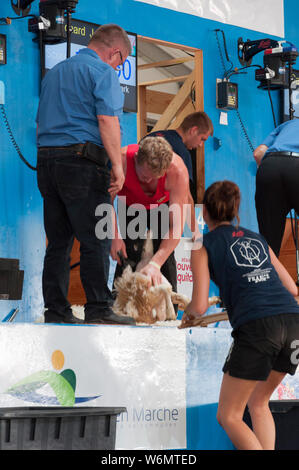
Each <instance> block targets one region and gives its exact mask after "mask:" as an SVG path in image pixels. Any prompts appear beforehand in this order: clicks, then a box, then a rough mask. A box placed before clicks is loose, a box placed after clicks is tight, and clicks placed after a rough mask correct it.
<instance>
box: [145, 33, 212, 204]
mask: <svg viewBox="0 0 299 470" xmlns="http://www.w3.org/2000/svg"><path fill="white" fill-rule="evenodd" d="M145 46H146V47H147V49H146V50H147V51H148V50H149V47H155V48H160V49H162V50H163V51H166V50H167V54H168V57H167V56H166V58H164V60H158V61H152V62H150V61H148V62H147V63H143V64H139V65H138V71H139V73H140V72H141V71H149V70H151V71H153V70H159V71H161V70H164V71H165V70H170V69H172V70H173V69H174V67H176V66H179V65H182V64H184V65H188V66H189V70H187V73H185V74H184V75H181V74H180V73H179V68H177V70H178V73H177V74H175V73H173V74H172V76H169V77H167V78H163V77H162V78H159V79H155V78H154V79H151V80H148V79H147V80H140V78H139V75H138V113H137V140H138V141H139V140H140V139H141V138H142V137H144V136H145V135H147V134H148V133H149V132H152V131H156V130H162V129H176V128H177V127H178V126H179V125H180V124H181V122H182V121H183V119H184V118H185V116H187V115H188V114H190V113H193V112H195V111H203V109H204V101H203V54H202V51H201V50H200V49H196V48H194V47H190V46H184V45H181V44H175V43H169V42H166V41H160V40H158V39H153V38H148V37H144V36H138V50H140V49H141V50H142V49H143V48H144V47H145ZM148 55H150V54H148ZM152 57H153V56H152ZM174 82H175V83H177V84H178V90H177V92H176V93H173V92H170V91H169V86H170V85H171V84H173V83H174ZM158 86H159V88H160V89H159V90H157V87H158ZM163 88H164V89H163ZM150 114H154V115H156V121H155V122H154V123H153V125H152V126H149V123H150V120H149V116H150ZM194 163H195V175H194V176H195V178H194V179H195V181H196V202H198V203H200V202H201V201H202V197H203V194H204V190H205V166H204V147H201V148H199V149H197V150H196V151H195V162H194Z"/></svg>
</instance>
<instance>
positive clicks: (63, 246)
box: [37, 148, 112, 321]
mask: <svg viewBox="0 0 299 470" xmlns="http://www.w3.org/2000/svg"><path fill="white" fill-rule="evenodd" d="M37 179H38V187H39V190H40V192H41V195H42V197H43V201H44V226H45V232H46V236H47V242H48V244H47V248H46V254H45V258H44V268H43V278H42V285H43V296H44V303H45V308H46V309H48V310H47V311H46V315H45V321H49V320H52V321H56V320H57V321H59V320H61V319H63V318H64V319H65V318H68V317H70V316H71V314H72V312H71V306H70V303H69V301H68V299H67V295H68V288H69V275H70V253H71V250H72V246H73V242H74V237H76V238H77V240H78V241H79V243H80V276H81V281H82V285H83V288H84V291H85V295H86V299H87V303H86V304H85V319H87V320H91V319H92V318H96V317H98V316H99V315H101V312H102V313H103V311H104V310H105V309H107V307H109V306H111V304H112V295H111V292H110V289H109V288H108V278H109V266H110V262H109V253H110V246H111V240H110V239H109V238H106V239H103V240H100V239H98V238H97V237H96V234H95V228H96V224H97V222H98V221H99V220H100V219H101V218H102V217H105V215H103V216H102V217H100V216H96V215H95V211H96V207H97V206H98V205H99V204H111V199H110V195H109V193H108V191H107V190H108V187H109V184H110V171H109V170H108V168H107V167H105V166H99V165H97V164H96V163H94V162H91V161H88V160H86V159H83V158H82V157H80V156H78V155H76V154H74V153H71V151H70V153H68V152H66V151H65V150H64V151H63V153H62V152H61V151H60V150H59V149H58V148H57V149H50V150H45V149H44V150H39V151H38V163H37Z"/></svg>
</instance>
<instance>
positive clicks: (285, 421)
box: [244, 400, 299, 450]
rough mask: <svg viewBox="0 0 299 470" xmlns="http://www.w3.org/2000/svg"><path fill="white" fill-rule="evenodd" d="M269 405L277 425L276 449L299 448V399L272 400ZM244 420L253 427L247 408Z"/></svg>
mask: <svg viewBox="0 0 299 470" xmlns="http://www.w3.org/2000/svg"><path fill="white" fill-rule="evenodd" d="M269 407H270V410H271V412H272V416H273V418H274V421H275V426H276V442H275V450H299V400H271V401H270V403H269ZM244 421H245V422H246V423H247V424H248V425H249V426H250V427H251V419H250V415H249V412H248V410H247V409H246V411H245V414H244Z"/></svg>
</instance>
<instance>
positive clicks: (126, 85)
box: [44, 19, 137, 112]
mask: <svg viewBox="0 0 299 470" xmlns="http://www.w3.org/2000/svg"><path fill="white" fill-rule="evenodd" d="M99 26H100V25H98V24H95V23H89V22H87V21H81V20H75V19H72V20H71V37H70V41H71V45H70V55H71V56H72V55H75V54H77V53H78V51H79V50H80V49H82V48H83V47H87V45H88V42H89V40H90V38H91V36H92V35H93V33H94V32H95V30H96V29H97V28H98V27H99ZM65 27H66V26H65ZM127 34H128V37H129V39H130V41H131V45H132V52H131V55H130V56H129V57H128V58H127V59H126V60H125V62H124V64H123V66H122V67H117V69H116V73H117V75H118V78H119V82H120V85H121V87H122V90H123V93H124V97H125V100H124V111H127V112H137V35H136V34H134V33H127ZM66 49H67V44H66V41H64V42H61V43H59V44H45V45H44V74H45V73H46V72H47V71H48V70H50V69H51V68H52V67H54V65H56V64H57V63H58V62H61V61H62V60H64V59H66V57H67V52H66Z"/></svg>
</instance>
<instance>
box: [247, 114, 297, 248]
mask: <svg viewBox="0 0 299 470" xmlns="http://www.w3.org/2000/svg"><path fill="white" fill-rule="evenodd" d="M253 156H254V158H255V161H256V162H257V165H258V171H257V175H256V193H255V205H256V212H257V220H258V225H259V231H260V233H261V234H262V235H263V236H264V237H265V239H266V240H267V242H268V244H269V245H270V246H271V248H272V250H273V251H274V253H275V254H276V256H279V251H280V247H281V242H282V238H283V235H284V230H285V224H286V216H287V214H288V213H289V212H290V210H291V209H295V211H296V212H297V213H299V192H298V181H299V120H298V119H294V120H290V121H287V122H284V123H283V124H281V125H280V126H278V127H277V128H276V129H274V131H273V132H271V134H270V135H269V136H268V137H267V138H266V139H265V140H264V142H263V143H262V144H261V145H259V146H258V147H257V148H256V149H255V151H254V154H253Z"/></svg>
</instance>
